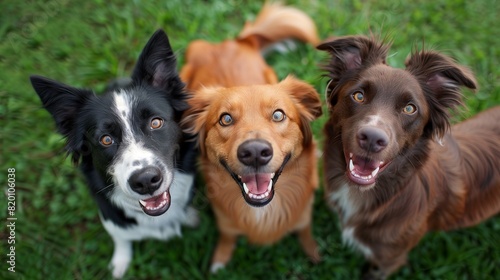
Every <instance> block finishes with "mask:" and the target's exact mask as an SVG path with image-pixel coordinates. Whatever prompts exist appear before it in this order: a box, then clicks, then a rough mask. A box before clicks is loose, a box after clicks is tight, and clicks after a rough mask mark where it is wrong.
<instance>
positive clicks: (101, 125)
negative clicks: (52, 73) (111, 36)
mask: <svg viewBox="0 0 500 280" xmlns="http://www.w3.org/2000/svg"><path fill="white" fill-rule="evenodd" d="M31 83H32V85H33V88H34V89H35V90H36V92H37V93H38V95H39V96H40V99H41V100H42V103H43V106H44V107H45V109H47V110H48V111H49V112H50V113H51V114H52V116H53V117H54V119H55V122H56V126H57V129H58V130H59V132H60V133H62V134H63V135H64V136H65V138H66V140H67V150H68V154H70V155H71V156H72V159H73V161H74V162H75V164H79V165H80V167H81V170H82V171H83V174H84V175H85V177H86V179H87V181H88V185H89V188H90V191H91V193H92V195H93V197H94V199H95V200H96V202H97V204H98V206H99V214H100V218H101V221H102V223H103V225H104V227H105V228H106V230H107V231H108V233H109V234H110V235H111V237H112V239H113V241H114V245H115V247H114V252H113V258H112V260H111V264H110V267H111V269H112V273H113V277H115V278H120V277H122V276H123V275H124V273H125V271H126V270H127V267H128V265H129V263H130V261H131V259H132V241H133V240H141V239H144V238H157V239H168V238H170V237H172V236H177V235H180V234H181V230H180V227H181V225H188V226H196V225H197V223H198V214H197V211H196V210H195V209H194V208H192V207H190V206H188V203H189V200H190V198H191V196H192V188H193V185H194V175H195V171H196V166H195V161H196V155H197V152H196V149H195V148H194V145H195V144H194V142H192V141H185V138H186V135H183V133H182V130H181V128H180V127H179V121H180V118H181V115H182V113H183V112H184V111H185V110H186V109H187V106H188V105H187V103H186V102H185V99H186V97H187V94H186V92H185V91H184V84H183V83H182V81H181V80H180V78H179V76H178V75H177V71H176V59H175V56H174V54H173V52H172V49H171V47H170V43H169V41H168V37H167V35H166V34H165V32H164V31H163V30H158V31H157V32H156V33H155V34H154V35H153V36H152V37H151V39H150V40H149V42H148V43H147V44H146V46H145V47H144V49H143V51H142V53H141V55H140V57H139V60H138V62H137V64H136V66H135V69H134V71H133V74H132V79H131V82H130V84H128V85H126V86H123V87H118V88H115V89H114V90H111V91H107V92H106V93H105V94H104V95H102V96H96V95H95V94H94V93H93V92H92V91H90V90H84V89H77V88H74V87H71V86H68V85H65V84H62V83H59V82H56V81H53V80H50V79H47V78H44V77H40V76H31Z"/></svg>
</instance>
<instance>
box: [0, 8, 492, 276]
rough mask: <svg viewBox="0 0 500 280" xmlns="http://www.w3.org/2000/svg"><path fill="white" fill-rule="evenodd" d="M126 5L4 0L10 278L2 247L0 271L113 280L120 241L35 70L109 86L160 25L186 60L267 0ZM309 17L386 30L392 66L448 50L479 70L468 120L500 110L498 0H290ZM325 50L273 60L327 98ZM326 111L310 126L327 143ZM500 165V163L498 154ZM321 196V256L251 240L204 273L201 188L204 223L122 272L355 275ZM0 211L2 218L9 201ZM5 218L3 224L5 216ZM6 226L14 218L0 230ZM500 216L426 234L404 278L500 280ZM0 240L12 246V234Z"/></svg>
mask: <svg viewBox="0 0 500 280" xmlns="http://www.w3.org/2000/svg"><path fill="white" fill-rule="evenodd" d="M151 2H156V3H154V4H153V3H150V2H149V1H140V0H136V1H127V3H126V4H124V3H122V1H117V0H112V1H104V0H89V1H69V0H47V1H40V0H32V1H27V2H26V1H2V3H1V4H0V39H1V40H0V101H1V103H0V126H1V127H2V129H1V133H0V139H1V140H2V144H1V146H2V149H3V150H2V154H1V156H0V166H1V172H0V174H1V175H0V181H1V182H2V190H4V188H5V186H6V183H5V182H6V177H7V171H6V170H7V168H8V167H13V168H16V179H17V191H16V199H17V201H16V202H17V209H16V217H17V219H18V220H17V222H16V257H17V259H16V261H17V263H16V264H17V265H16V271H17V272H16V274H12V273H8V272H7V264H6V262H5V257H6V256H5V254H6V252H7V248H8V247H7V244H6V242H2V249H1V252H2V258H1V259H2V262H1V263H2V264H1V265H0V269H1V272H0V278H2V279H6V277H13V278H18V279H101V278H110V274H109V272H108V271H107V264H108V262H109V260H110V258H111V253H112V242H111V239H110V237H109V236H108V235H107V233H106V232H105V230H104V229H103V227H102V226H101V224H100V222H99V219H98V217H97V208H96V207H95V205H94V202H93V201H92V199H91V198H90V196H89V194H88V191H87V189H86V186H85V184H84V182H83V177H82V176H81V174H79V172H78V171H77V170H76V169H75V168H74V167H73V166H72V165H71V164H70V162H69V160H68V159H66V158H65V156H64V151H63V146H64V141H63V140H62V138H61V136H60V135H59V134H57V133H56V132H55V128H54V124H53V121H52V119H51V117H50V116H49V114H48V113H47V112H46V111H45V110H43V109H42V108H41V103H40V101H39V99H38V97H37V95H36V94H35V92H34V91H33V89H32V88H31V86H30V84H29V81H28V76H29V75H30V74H35V73H36V74H41V75H45V76H48V77H52V78H54V79H57V80H60V81H63V82H65V83H68V84H71V85H74V86H81V87H87V88H93V89H95V90H97V91H99V90H101V89H103V88H104V86H105V84H106V82H108V81H109V80H111V79H113V78H115V77H119V76H126V75H128V74H129V73H130V71H131V67H132V66H133V65H134V63H135V60H136V58H137V56H138V54H139V52H140V50H141V49H142V47H143V46H144V44H145V43H146V41H147V40H148V38H149V36H150V35H151V34H152V33H153V32H154V31H155V30H156V29H157V28H160V27H161V28H164V29H165V30H166V31H167V33H168V34H169V37H170V39H171V43H172V46H173V48H174V49H175V50H176V53H177V55H178V57H179V63H180V65H182V62H183V58H182V57H183V54H184V51H185V48H186V46H187V44H188V42H190V41H191V40H193V39H199V38H203V39H208V40H211V41H220V40H223V39H225V38H233V37H234V36H236V35H237V34H238V32H239V31H240V29H241V28H242V26H243V23H244V22H243V21H244V20H251V19H253V18H254V16H255V15H256V14H257V12H258V11H259V9H260V7H261V3H259V2H258V1H241V2H239V1H234V0H232V1H195V0H167V1H151ZM287 3H290V4H294V5H295V6H296V7H299V8H301V9H303V10H304V11H305V12H307V13H308V14H309V15H311V16H312V17H313V19H314V21H315V22H316V24H317V26H318V30H319V33H320V36H321V38H328V37H331V36H339V35H348V34H365V35H366V34H369V33H370V32H374V33H379V34H382V35H383V36H382V37H384V36H386V35H387V36H388V37H389V38H390V39H392V40H393V47H392V49H391V51H390V58H389V59H388V62H389V63H390V64H391V65H394V66H397V67H402V65H403V63H404V59H405V57H406V56H407V55H408V53H409V52H410V50H411V49H412V48H413V47H414V46H419V47H420V46H422V44H423V42H425V46H426V47H432V48H434V49H438V50H442V51H444V52H446V53H447V54H450V55H452V56H454V57H455V58H457V59H458V60H459V61H460V63H462V64H465V65H467V66H469V67H470V68H471V69H472V70H473V71H474V72H475V73H476V75H477V79H478V82H479V85H480V89H479V91H478V92H477V93H476V94H472V93H471V92H466V96H467V105H468V106H469V108H470V110H469V111H468V112H467V114H466V115H464V116H461V117H465V116H469V115H472V114H474V113H477V112H478V111H481V110H484V109H486V108H488V107H491V106H494V105H498V104H500V67H498V66H499V65H500V47H499V46H500V37H499V36H498V35H499V34H498V15H499V14H500V5H499V4H500V3H499V2H498V1H494V0H484V1H465V0H459V1H456V0H437V1H424V0H420V1H418V0H417V1H401V2H399V1H374V0H366V1H361V0H354V1H348V0H338V1H333V0H331V1H320V0H313V1H305V0H303V1H299V0H295V1H287ZM325 58H326V54H323V53H320V52H318V51H316V50H314V48H313V47H311V46H304V45H300V46H299V47H298V48H297V49H296V50H293V51H291V52H289V53H285V54H280V53H273V54H271V55H270V56H269V57H268V58H267V61H268V62H269V64H270V65H272V66H273V67H274V68H275V69H276V71H277V72H278V75H279V77H280V78H283V77H285V76H286V75H288V74H290V73H292V74H294V75H296V76H298V77H299V78H302V79H304V80H306V81H308V82H310V83H311V84H313V85H314V86H315V87H316V88H317V90H318V91H319V92H321V93H322V92H323V88H324V86H325V80H324V79H322V78H321V74H322V73H321V71H320V70H319V68H318V66H319V65H320V64H321V62H322V61H323V60H324V59H325ZM325 119H326V116H323V117H322V118H321V119H320V120H318V121H316V122H315V123H314V126H313V127H314V130H315V135H316V138H317V139H322V136H321V127H322V125H323V123H324V121H325ZM499 164H500V162H499ZM322 195H323V193H322V191H321V190H320V191H318V192H317V200H316V203H315V205H314V208H315V212H314V235H315V236H316V239H317V241H318V243H319V245H320V247H321V253H322V255H323V262H322V263H321V264H318V265H312V264H310V263H309V262H308V261H307V259H306V257H305V256H304V254H303V253H302V251H301V249H300V247H299V244H298V242H297V240H296V238H295V236H289V237H286V238H285V239H284V240H282V241H281V242H279V243H278V244H275V245H273V246H269V247H258V246H254V245H251V244H248V242H247V241H246V240H245V239H244V238H241V239H240V240H239V241H238V247H237V249H236V251H235V253H234V257H233V259H232V261H231V263H230V264H229V265H228V266H227V268H226V269H225V270H224V271H222V272H221V273H219V274H217V275H216V276H210V275H209V274H208V269H209V265H210V257H211V253H212V251H213V249H214V246H215V242H216V239H217V230H216V228H215V225H214V217H213V214H212V213H211V211H210V208H209V206H208V204H207V201H206V199H205V198H204V196H203V186H199V192H198V195H197V197H196V200H195V206H196V207H197V208H198V209H199V210H200V211H201V213H202V216H201V224H200V226H199V228H197V229H194V230H193V229H185V230H184V237H183V238H182V239H180V238H178V239H173V240H171V241H168V242H160V241H156V240H147V241H143V242H139V243H135V244H134V250H135V252H134V253H135V254H134V259H133V262H132V264H131V266H130V269H129V271H128V273H127V274H126V279H205V278H211V279H259V278H269V279H355V278H359V276H360V272H359V268H360V267H361V266H362V265H363V259H362V257H360V255H358V254H356V253H354V252H353V251H352V250H350V249H349V248H346V247H344V246H343V245H342V244H341V242H340V232H339V227H338V222H337V218H336V216H335V215H334V214H333V213H331V212H329V211H328V210H327V208H326V207H325V205H324V202H323V199H322ZM1 201H2V202H1V203H0V206H1V207H2V210H1V211H0V218H1V220H2V221H6V219H7V213H6V211H4V210H3V209H5V208H6V206H5V205H6V199H5V196H2V198H1ZM5 223H6V222H5ZM2 227H3V228H5V227H4V226H2ZM499 231H500V217H498V216H497V217H495V218H493V219H491V220H489V221H488V222H485V223H483V224H481V225H479V226H477V227H474V228H470V229H463V230H458V231H453V232H449V233H442V232H439V233H431V234H428V235H427V236H426V237H425V238H424V239H423V240H422V241H421V242H420V244H419V245H418V246H417V248H415V249H414V250H413V251H412V253H411V254H410V260H409V263H410V264H409V265H408V266H406V267H404V268H403V269H402V270H400V271H399V272H398V273H397V274H395V275H394V277H393V278H394V279H495V278H498V275H500V237H499V235H498V232H499ZM0 238H1V239H2V241H5V240H6V238H7V231H4V230H2V232H1V233H0Z"/></svg>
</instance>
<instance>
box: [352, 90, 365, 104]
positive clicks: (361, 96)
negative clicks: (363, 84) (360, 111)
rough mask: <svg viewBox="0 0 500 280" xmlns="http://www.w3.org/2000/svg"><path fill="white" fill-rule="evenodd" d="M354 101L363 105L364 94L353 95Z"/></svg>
mask: <svg viewBox="0 0 500 280" xmlns="http://www.w3.org/2000/svg"><path fill="white" fill-rule="evenodd" d="M352 99H353V100H354V101H356V102H358V103H363V102H365V95H364V94H363V93H362V92H360V91H357V92H355V93H353V94H352Z"/></svg>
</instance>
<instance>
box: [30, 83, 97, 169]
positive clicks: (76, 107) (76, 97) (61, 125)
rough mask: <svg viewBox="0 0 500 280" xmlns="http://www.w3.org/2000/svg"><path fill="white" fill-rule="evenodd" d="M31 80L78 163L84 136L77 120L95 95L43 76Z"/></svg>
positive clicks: (73, 158) (68, 149)
mask: <svg viewBox="0 0 500 280" xmlns="http://www.w3.org/2000/svg"><path fill="white" fill-rule="evenodd" d="M30 80H31V84H32V86H33V88H34V89H35V91H36V93H37V94H38V96H39V97H40V99H41V100H42V104H43V107H44V108H45V109H47V111H49V113H50V114H51V115H52V117H53V118H54V120H55V123H56V127H57V130H58V131H59V132H60V133H61V134H62V135H64V137H65V138H66V139H67V145H66V149H67V151H68V154H71V155H72V160H73V162H74V163H75V164H76V163H78V161H79V159H80V155H81V152H82V147H83V145H84V143H83V141H84V135H83V132H82V133H80V132H79V131H78V125H77V123H76V119H77V117H78V114H79V112H80V109H81V108H82V107H83V106H84V105H85V104H86V103H87V102H88V101H89V100H90V99H91V98H93V97H94V93H93V92H92V91H90V90H84V89H78V88H74V87H71V86H68V85H65V84H63V83H59V82H57V81H54V80H51V79H48V78H45V77H41V76H36V75H33V76H31V77H30Z"/></svg>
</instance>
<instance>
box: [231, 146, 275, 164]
mask: <svg viewBox="0 0 500 280" xmlns="http://www.w3.org/2000/svg"><path fill="white" fill-rule="evenodd" d="M237 154H238V160H239V161H240V162H241V163H243V164H244V165H247V166H256V167H257V166H261V165H265V164H267V163H268V162H269V161H270V160H271V159H272V158H273V147H272V146H271V143H269V142H267V141H265V140H247V141H245V142H243V143H242V144H241V145H240V146H239V147H238V151H237Z"/></svg>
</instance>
